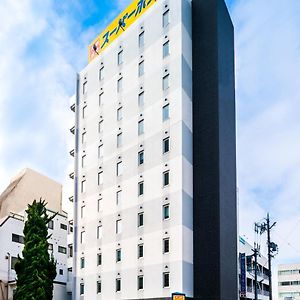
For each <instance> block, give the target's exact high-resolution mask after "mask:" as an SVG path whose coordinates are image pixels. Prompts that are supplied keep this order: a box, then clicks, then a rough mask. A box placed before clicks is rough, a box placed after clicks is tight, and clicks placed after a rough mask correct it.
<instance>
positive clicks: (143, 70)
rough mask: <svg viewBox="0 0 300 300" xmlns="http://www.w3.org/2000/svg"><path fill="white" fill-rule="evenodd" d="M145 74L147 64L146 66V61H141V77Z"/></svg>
mask: <svg viewBox="0 0 300 300" xmlns="http://www.w3.org/2000/svg"><path fill="white" fill-rule="evenodd" d="M144 73H145V64H144V61H141V62H140V63H139V73H138V74H139V77H141V76H143V75H144Z"/></svg>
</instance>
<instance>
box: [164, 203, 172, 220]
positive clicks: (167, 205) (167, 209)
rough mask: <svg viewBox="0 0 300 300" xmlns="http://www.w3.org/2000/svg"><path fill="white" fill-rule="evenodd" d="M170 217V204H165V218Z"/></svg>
mask: <svg viewBox="0 0 300 300" xmlns="http://www.w3.org/2000/svg"><path fill="white" fill-rule="evenodd" d="M169 218H170V205H169V204H166V205H164V206H163V219H164V220H167V219H169Z"/></svg>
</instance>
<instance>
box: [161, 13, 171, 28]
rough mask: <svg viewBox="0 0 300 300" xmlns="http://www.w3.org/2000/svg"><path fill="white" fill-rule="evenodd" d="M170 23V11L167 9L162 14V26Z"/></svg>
mask: <svg viewBox="0 0 300 300" xmlns="http://www.w3.org/2000/svg"><path fill="white" fill-rule="evenodd" d="M169 23H170V11H169V10H167V11H165V12H164V14H163V27H164V28H165V27H167V26H168V25H169Z"/></svg>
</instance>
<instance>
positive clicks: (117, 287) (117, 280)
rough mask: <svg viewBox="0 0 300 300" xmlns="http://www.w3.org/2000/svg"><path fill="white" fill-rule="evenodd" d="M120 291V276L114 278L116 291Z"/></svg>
mask: <svg viewBox="0 0 300 300" xmlns="http://www.w3.org/2000/svg"><path fill="white" fill-rule="evenodd" d="M120 291H121V278H117V279H116V292H120Z"/></svg>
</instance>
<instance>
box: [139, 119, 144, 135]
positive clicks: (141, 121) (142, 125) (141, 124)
mask: <svg viewBox="0 0 300 300" xmlns="http://www.w3.org/2000/svg"><path fill="white" fill-rule="evenodd" d="M143 133H144V120H140V121H139V123H138V134H139V135H141V134H143Z"/></svg>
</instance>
